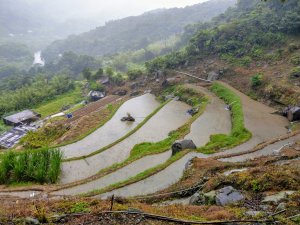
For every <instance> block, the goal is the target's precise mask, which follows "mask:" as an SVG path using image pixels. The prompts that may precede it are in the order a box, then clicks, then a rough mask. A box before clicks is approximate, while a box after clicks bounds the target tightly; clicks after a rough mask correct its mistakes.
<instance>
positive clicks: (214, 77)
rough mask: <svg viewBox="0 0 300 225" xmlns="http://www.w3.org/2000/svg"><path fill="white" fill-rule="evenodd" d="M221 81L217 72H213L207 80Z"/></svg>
mask: <svg viewBox="0 0 300 225" xmlns="http://www.w3.org/2000/svg"><path fill="white" fill-rule="evenodd" d="M218 79H219V74H218V73H216V72H215V71H211V72H209V73H208V75H207V80H209V81H214V80H218Z"/></svg>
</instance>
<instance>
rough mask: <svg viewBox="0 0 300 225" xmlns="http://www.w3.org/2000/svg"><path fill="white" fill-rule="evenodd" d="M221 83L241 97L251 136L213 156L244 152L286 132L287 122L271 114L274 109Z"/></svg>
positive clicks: (246, 123) (246, 124) (246, 125)
mask: <svg viewBox="0 0 300 225" xmlns="http://www.w3.org/2000/svg"><path fill="white" fill-rule="evenodd" d="M222 84H223V85H225V86H226V87H227V88H229V89H231V90H232V91H233V92H235V93H236V94H237V95H238V96H239V97H240V98H241V101H242V105H243V111H244V119H245V127H246V128H247V129H248V130H249V131H250V132H251V133H252V138H251V139H250V140H249V141H248V142H246V143H244V144H242V145H240V146H237V147H235V148H232V149H230V150H227V151H225V152H224V153H222V152H221V153H217V154H214V156H219V155H224V154H233V153H240V152H246V151H249V150H250V149H252V148H254V147H255V146H257V145H258V144H260V143H262V142H265V141H268V140H270V139H274V138H276V137H278V136H281V135H285V134H286V133H287V129H286V126H287V125H288V124H289V123H288V120H287V119H286V118H284V117H282V116H279V115H275V114H272V113H273V112H274V111H275V110H274V109H272V108H270V107H268V106H266V105H264V104H262V103H260V102H257V101H254V100H253V99H251V98H249V97H248V96H246V95H244V94H243V93H241V92H239V91H237V90H236V89H234V88H232V87H231V86H229V85H227V84H225V83H222Z"/></svg>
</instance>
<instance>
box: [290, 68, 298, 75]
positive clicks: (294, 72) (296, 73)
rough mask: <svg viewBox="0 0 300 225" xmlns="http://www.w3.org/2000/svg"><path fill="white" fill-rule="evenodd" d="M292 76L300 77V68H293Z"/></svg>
mask: <svg viewBox="0 0 300 225" xmlns="http://www.w3.org/2000/svg"><path fill="white" fill-rule="evenodd" d="M290 76H291V77H300V68H299V67H296V68H293V69H292V70H291V73H290Z"/></svg>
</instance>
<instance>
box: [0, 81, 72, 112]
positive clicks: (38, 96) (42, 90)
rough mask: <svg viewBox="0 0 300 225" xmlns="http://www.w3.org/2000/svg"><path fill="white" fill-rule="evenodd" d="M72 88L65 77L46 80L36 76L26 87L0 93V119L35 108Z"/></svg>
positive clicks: (70, 82)
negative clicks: (19, 111) (5, 115)
mask: <svg viewBox="0 0 300 225" xmlns="http://www.w3.org/2000/svg"><path fill="white" fill-rule="evenodd" d="M73 88H74V82H73V81H71V80H70V78H69V77H67V76H63V75H62V76H54V77H53V78H51V79H47V78H46V77H44V76H37V77H35V78H34V80H33V81H31V82H29V84H28V85H24V86H22V87H21V88H18V89H16V90H4V91H2V90H1V91H0V94H1V95H0V117H1V116H3V115H4V114H8V113H11V112H14V111H18V110H22V109H25V108H28V107H35V106H37V105H38V104H41V103H42V102H47V101H49V100H50V99H53V98H55V96H57V95H61V94H63V93H65V92H68V91H70V90H71V89H73Z"/></svg>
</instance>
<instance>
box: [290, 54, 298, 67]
mask: <svg viewBox="0 0 300 225" xmlns="http://www.w3.org/2000/svg"><path fill="white" fill-rule="evenodd" d="M290 62H291V63H292V64H294V65H295V66H298V65H300V54H296V55H293V56H292V58H291V60H290Z"/></svg>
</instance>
